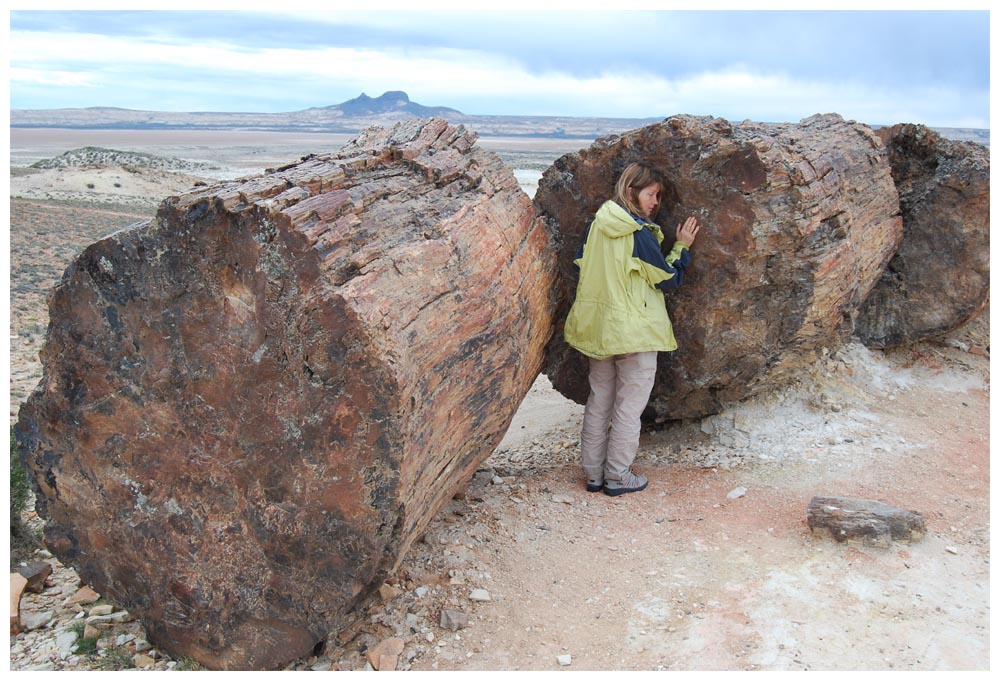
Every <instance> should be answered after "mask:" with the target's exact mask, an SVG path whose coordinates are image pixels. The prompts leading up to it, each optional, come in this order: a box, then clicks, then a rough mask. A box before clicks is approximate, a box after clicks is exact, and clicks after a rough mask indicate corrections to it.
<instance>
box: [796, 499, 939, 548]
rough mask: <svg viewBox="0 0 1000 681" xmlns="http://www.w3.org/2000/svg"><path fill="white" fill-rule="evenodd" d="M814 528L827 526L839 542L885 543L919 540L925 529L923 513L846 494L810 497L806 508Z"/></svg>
mask: <svg viewBox="0 0 1000 681" xmlns="http://www.w3.org/2000/svg"><path fill="white" fill-rule="evenodd" d="M806 522H807V523H808V524H809V529H810V530H811V531H813V532H822V531H825V530H829V532H830V536H832V537H833V538H834V539H835V540H836V541H838V542H861V543H865V544H870V545H873V546H883V547H884V546H888V545H889V544H891V543H892V541H893V540H896V541H906V542H913V541H920V539H922V538H923V536H924V535H925V534H926V533H927V524H926V523H925V522H924V517H923V516H922V515H921V514H919V513H917V512H916V511H907V510H904V509H901V508H896V507H895V506H890V505H889V504H885V503H882V502H881V501H873V500H871V499H848V498H845V497H813V498H812V501H810V502H809V508H808V509H807V511H806Z"/></svg>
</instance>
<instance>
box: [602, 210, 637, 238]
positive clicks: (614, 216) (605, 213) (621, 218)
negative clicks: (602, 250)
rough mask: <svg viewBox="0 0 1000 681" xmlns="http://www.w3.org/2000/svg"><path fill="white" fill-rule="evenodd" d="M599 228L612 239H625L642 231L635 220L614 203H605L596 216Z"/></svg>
mask: <svg viewBox="0 0 1000 681" xmlns="http://www.w3.org/2000/svg"><path fill="white" fill-rule="evenodd" d="M594 222H595V223H596V225H597V228H598V229H600V230H601V231H602V232H604V233H605V234H606V235H607V236H609V237H611V238H612V239H617V238H619V237H623V236H625V235H626V234H631V233H632V232H635V231H637V230H640V229H642V225H641V224H639V223H638V222H636V220H635V218H633V217H632V215H631V214H629V212H628V211H627V210H625V209H624V208H622V207H621V206H619V205H618V204H617V203H615V202H614V201H605V202H604V203H603V204H602V205H601V207H600V208H599V209H597V214H596V215H594Z"/></svg>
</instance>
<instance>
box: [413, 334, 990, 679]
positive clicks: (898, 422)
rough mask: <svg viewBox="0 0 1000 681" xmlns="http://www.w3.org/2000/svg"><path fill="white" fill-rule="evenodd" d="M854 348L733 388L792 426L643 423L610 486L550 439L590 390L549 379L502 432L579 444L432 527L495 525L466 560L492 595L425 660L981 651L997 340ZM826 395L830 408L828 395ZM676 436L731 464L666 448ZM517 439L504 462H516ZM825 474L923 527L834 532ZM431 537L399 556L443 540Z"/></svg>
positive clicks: (632, 661)
mask: <svg viewBox="0 0 1000 681" xmlns="http://www.w3.org/2000/svg"><path fill="white" fill-rule="evenodd" d="M848 354H849V356H848V357H847V358H846V359H847V360H848V361H846V362H845V361H839V362H834V364H835V365H836V366H838V367H839V369H838V370H836V371H834V372H826V371H825V370H821V371H819V372H817V375H816V376H814V377H813V378H814V381H813V382H811V384H810V385H808V386H806V385H801V386H799V387H797V388H792V389H789V390H788V391H785V392H784V393H783V394H782V395H781V396H780V397H777V398H774V399H766V400H756V401H752V402H753V403H752V404H748V405H745V406H743V407H741V408H739V409H736V410H734V416H735V418H736V420H737V421H738V420H739V418H740V417H741V416H744V417H745V416H747V415H748V414H752V415H753V416H757V417H760V414H766V413H768V412H770V413H772V414H774V415H775V416H776V417H778V418H780V419H781V420H780V421H778V420H773V421H766V420H765V421H762V422H761V423H759V424H756V425H757V426H759V427H760V428H761V430H762V431H770V432H772V433H774V432H777V433H783V434H784V436H785V437H784V444H783V445H781V446H780V447H779V446H777V445H773V444H772V445H770V446H769V447H768V450H767V452H764V451H755V450H756V447H755V443H754V438H751V441H750V442H749V443H748V445H747V446H746V447H745V449H748V450H751V451H754V456H750V457H747V456H739V455H736V456H733V457H732V459H731V460H730V462H729V463H730V464H731V466H730V467H726V466H725V465H724V464H725V463H726V462H725V460H724V459H721V458H719V456H718V452H716V453H714V454H713V453H712V451H711V450H713V449H720V448H718V447H717V446H716V445H713V444H712V438H711V437H709V436H707V435H706V434H705V433H703V432H701V428H700V427H693V426H688V427H684V428H680V429H675V430H674V431H673V432H661V433H655V434H647V435H645V436H644V439H643V445H642V450H641V453H640V456H639V458H638V462H637V466H639V467H641V468H642V470H643V471H645V472H646V473H648V475H649V477H650V486H649V488H648V489H647V490H646V491H645V492H642V493H639V494H633V495H626V496H623V497H618V498H610V497H606V496H604V495H603V494H589V493H587V492H586V491H584V489H583V486H582V480H581V477H580V474H579V472H578V469H577V465H576V463H575V461H569V460H568V459H569V458H570V457H569V456H566V455H565V454H559V453H558V452H563V451H565V450H564V449H563V448H562V444H563V442H564V440H565V438H566V435H567V433H568V432H572V433H575V432H577V425H578V423H579V419H580V409H579V408H578V407H576V405H566V404H565V403H564V401H563V400H562V398H561V397H560V396H558V395H557V394H555V393H554V391H552V390H551V388H550V387H547V385H546V383H545V381H544V379H543V380H542V381H540V383H539V385H536V387H535V389H534V390H533V394H532V395H531V396H529V401H528V402H527V403H526V407H525V408H523V409H522V412H519V415H518V420H517V421H515V424H514V427H513V428H512V432H511V434H510V435H509V436H508V440H507V441H506V444H507V445H508V447H510V448H511V450H512V451H515V452H517V451H520V450H523V449H537V448H538V447H539V446H540V447H541V448H542V449H549V450H550V451H555V452H557V453H556V454H555V457H556V458H557V459H559V458H562V459H567V460H566V461H564V462H563V461H555V462H550V466H549V467H547V468H544V469H541V470H537V471H534V472H532V471H528V470H526V471H522V473H524V474H523V475H518V476H514V477H511V478H508V480H509V481H508V482H505V483H504V484H503V485H493V484H487V485H484V486H482V487H481V488H480V490H481V491H480V492H478V493H476V492H473V493H470V495H469V497H467V498H466V501H464V502H456V503H463V504H464V505H465V508H464V509H461V508H460V509H459V510H460V511H461V513H463V515H462V516H461V517H460V521H459V525H460V526H459V527H455V526H454V523H449V522H448V521H447V520H441V521H439V522H438V523H437V524H438V527H436V528H432V530H431V533H432V534H433V533H434V532H444V535H445V537H446V539H445V540H444V542H443V545H444V546H447V545H448V540H447V537H448V536H450V535H449V534H448V533H449V532H450V533H451V534H453V535H456V536H459V537H461V539H460V545H465V544H464V543H463V542H464V539H465V537H464V536H463V532H462V527H469V526H473V527H474V526H475V525H476V524H477V523H478V524H484V523H485V525H486V526H487V527H491V528H493V532H494V533H495V535H494V537H493V539H492V541H490V542H487V543H482V544H478V545H476V544H470V545H474V546H475V549H474V550H472V551H471V554H472V555H471V556H469V558H468V560H467V562H471V563H472V564H473V565H476V566H478V567H481V568H482V569H481V570H480V571H479V576H480V579H479V581H480V582H482V585H484V586H485V587H486V588H488V590H489V592H490V594H491V598H492V600H491V601H490V602H487V603H474V604H470V612H472V613H473V616H472V618H471V621H472V624H471V625H470V627H469V628H468V629H466V630H462V631H460V632H458V636H457V637H452V638H449V639H448V640H447V645H443V646H438V647H434V646H431V649H430V650H429V651H428V652H427V653H424V654H423V655H422V656H421V657H420V658H419V659H418V660H416V661H415V663H414V664H413V668H414V669H452V670H490V669H542V670H545V669H558V668H559V662H558V658H559V656H563V655H569V656H570V661H571V664H570V668H571V669H587V670H614V669H622V670H657V669H668V670H681V669H685V670H718V669H722V670H739V669H747V670H752V669H757V670H786V669H813V670H820V669H825V670H838V669H845V670H846V669H865V670H889V669H896V670H962V669H988V668H989V603H990V599H989V507H988V506H989V505H988V499H989V424H988V413H989V386H988V372H989V362H988V360H987V359H985V358H982V357H975V356H973V355H969V354H967V353H962V352H960V351H958V350H954V349H952V348H947V347H941V346H921V347H920V348H918V349H916V350H911V351H903V352H897V353H892V354H890V355H888V356H886V355H883V354H882V353H870V352H868V351H867V350H864V349H863V348H860V349H859V348H857V347H855V348H852V349H851V350H850V351H849V353H848ZM824 373H829V374H830V375H823V374H824ZM873 374H877V375H878V376H881V377H882V378H883V379H886V380H888V381H889V382H888V383H885V382H882V383H880V381H879V380H873V379H872V375H873ZM817 395H819V396H820V399H822V397H825V398H827V400H829V399H831V398H832V399H834V400H835V401H836V405H837V409H838V410H837V411H830V410H818V409H816V408H815V405H816V400H817ZM561 402H562V404H561V405H560V403H561ZM560 406H561V408H562V413H563V423H562V425H555V423H554V420H553V418H552V417H553V416H554V415H555V414H556V413H558V412H559V408H560ZM790 414H794V417H791V416H790ZM795 418H798V419H799V420H800V421H801V422H802V425H804V426H808V428H807V430H808V432H804V433H803V431H802V429H801V428H800V427H799V426H797V425H796V424H795V423H794V422H793V421H794V420H795ZM817 419H818V420H819V421H821V422H823V423H824V424H825V425H826V426H827V427H826V429H825V431H824V429H823V428H822V427H817V426H816V424H815V423H812V421H815V420H817ZM520 426H525V428H523V429H522V428H521V427H520ZM800 435H805V436H806V437H805V438H801V437H800ZM531 442H535V443H538V444H536V445H531ZM526 443H527V444H526ZM678 451H680V452H681V453H682V455H680V456H679V455H678V454H677V452H678ZM734 454H739V453H738V452H734ZM761 454H764V455H765V456H768V457H769V459H761V458H760V455H761ZM683 456H688V457H689V458H692V457H693V458H694V459H698V458H699V457H700V458H702V459H713V460H715V461H717V462H718V463H719V464H723V465H708V466H703V465H696V464H692V463H690V462H688V463H684V462H677V463H670V462H669V459H671V458H675V459H676V458H683ZM505 458H508V457H506V456H503V455H501V456H495V457H494V459H493V460H491V462H492V463H494V465H497V466H498V468H499V469H505V468H506V469H507V470H513V468H509V467H510V466H512V464H510V463H509V462H508V461H504V459H505ZM753 458H757V459H758V460H757V461H752V460H751V459H753ZM739 487H744V488H746V490H747V491H746V493H745V495H744V496H742V497H738V498H729V497H728V496H727V495H728V494H729V493H730V492H731V491H733V490H735V489H736V488H739ZM473 489H475V487H473ZM813 496H850V497H862V498H871V499H879V500H882V501H884V502H887V503H890V504H893V505H897V506H900V507H903V508H907V509H912V510H916V511H918V512H920V513H922V514H923V515H924V516H925V518H926V520H927V525H928V535H927V536H926V537H925V538H924V539H923V540H922V541H920V542H917V543H914V544H912V545H910V544H902V543H895V544H893V545H892V546H891V547H889V548H878V547H874V546H864V545H840V544H837V543H836V542H834V541H832V540H831V539H830V538H829V537H828V536H822V535H813V534H811V533H810V532H809V529H808V528H807V526H806V523H805V511H806V507H807V505H808V503H809V500H810V499H811V498H812V497H813ZM469 498H472V499H473V500H475V499H480V498H481V499H482V501H479V502H476V501H473V502H469V501H468V499H469ZM443 515H444V516H445V517H447V512H446V513H445V514H443ZM466 534H467V533H466ZM429 548H430V547H427V546H421V547H420V550H419V551H418V552H417V554H416V555H413V556H411V557H410V558H409V559H408V560H407V564H420V563H421V561H422V560H429V561H430V562H434V561H435V560H437V559H439V558H440V556H438V555H435V553H434V551H433V550H429ZM421 554H430V555H426V556H425V555H421ZM472 572H473V574H475V573H476V570H475V568H474V569H473V571H472ZM483 575H486V576H483ZM453 639H457V640H453ZM470 653H471V655H470ZM564 661H565V659H564Z"/></svg>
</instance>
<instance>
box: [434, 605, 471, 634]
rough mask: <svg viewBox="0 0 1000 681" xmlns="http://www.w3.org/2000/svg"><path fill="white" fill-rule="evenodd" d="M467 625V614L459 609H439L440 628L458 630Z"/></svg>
mask: <svg viewBox="0 0 1000 681" xmlns="http://www.w3.org/2000/svg"><path fill="white" fill-rule="evenodd" d="M467 626H469V616H468V615H467V614H465V613H464V612H462V611H461V610H448V609H443V610H441V628H442V629H449V630H451V631H458V630H459V629H464V628H465V627H467Z"/></svg>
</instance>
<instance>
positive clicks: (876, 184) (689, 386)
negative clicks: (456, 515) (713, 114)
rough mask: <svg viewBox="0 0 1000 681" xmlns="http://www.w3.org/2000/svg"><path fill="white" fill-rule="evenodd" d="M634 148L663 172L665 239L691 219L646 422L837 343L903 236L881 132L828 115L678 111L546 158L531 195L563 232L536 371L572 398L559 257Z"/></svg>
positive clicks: (575, 372)
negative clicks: (785, 120)
mask: <svg viewBox="0 0 1000 681" xmlns="http://www.w3.org/2000/svg"><path fill="white" fill-rule="evenodd" d="M634 161H642V162H645V163H648V164H651V165H653V166H655V167H657V168H659V169H660V170H662V171H663V173H664V174H665V176H666V178H667V182H668V184H669V186H668V187H666V188H665V191H664V195H663V197H662V203H661V208H660V212H659V215H658V216H657V219H658V222H659V224H661V225H663V226H664V228H665V229H664V232H665V234H667V235H668V236H667V239H666V241H665V242H664V249H665V250H666V249H667V248H669V247H670V246H671V245H672V243H673V233H674V230H675V228H676V225H677V224H678V223H680V222H681V221H683V220H684V219H685V218H686V217H688V216H690V215H694V216H697V217H698V219H699V220H700V221H701V223H702V224H703V228H702V230H701V233H700V234H699V236H698V240H697V242H696V243H695V244H694V248H693V249H692V255H693V261H692V265H691V267H690V268H689V270H688V272H687V274H686V276H685V279H684V283H683V286H682V287H681V288H680V289H679V290H677V291H674V292H671V293H669V294H667V307H668V310H669V312H670V316H671V320H672V321H673V324H674V332H675V335H676V337H677V342H678V344H679V349H678V350H677V351H676V352H673V353H660V357H659V368H658V372H657V380H656V385H655V386H654V388H653V394H652V397H651V399H650V404H649V407H648V409H647V414H646V416H647V417H648V418H649V419H654V420H656V421H666V420H670V419H683V418H696V417H702V416H706V415H709V414H714V413H717V412H719V411H720V410H721V409H722V408H723V407H724V406H725V405H726V404H731V403H733V402H736V401H738V400H740V399H743V398H745V397H748V396H750V395H752V394H754V393H756V392H758V391H760V390H761V389H762V388H764V387H767V386H772V385H778V384H781V383H783V382H785V381H787V380H789V379H790V378H792V377H794V376H795V375H797V374H798V373H799V372H800V370H801V369H802V368H804V367H807V366H809V365H811V364H812V363H813V362H814V361H815V359H816V357H817V356H818V354H819V353H821V352H822V350H823V348H824V347H827V348H830V347H835V346H836V345H837V344H839V343H840V342H841V341H842V340H843V339H844V338H846V337H848V336H849V335H850V333H851V331H852V330H853V319H854V317H855V316H856V314H857V311H858V308H859V307H860V305H861V303H862V301H863V300H864V299H865V297H866V296H867V295H868V292H869V291H870V289H871V287H872V286H873V285H874V284H875V282H876V281H877V280H878V278H879V276H880V275H881V273H882V270H883V269H884V268H885V265H886V263H887V262H888V261H889V259H890V258H891V257H892V254H893V253H894V252H895V250H896V248H897V246H898V245H899V241H900V238H901V236H902V225H901V220H900V216H899V204H898V199H897V194H896V189H895V186H894V184H893V182H892V177H891V175H890V172H889V165H888V161H887V159H886V155H885V153H884V149H883V146H882V144H881V142H880V140H879V138H878V137H877V136H876V135H875V134H874V132H872V130H871V129H869V128H868V127H866V126H863V125H859V124H857V123H853V122H847V121H844V120H843V119H842V118H840V117H839V116H836V115H826V116H815V117H812V118H809V119H806V120H804V121H802V122H801V123H799V124H783V125H765V124H759V123H749V122H746V123H741V124H739V125H731V124H730V123H728V122H727V121H725V120H722V119H711V118H695V117H690V116H679V117H674V118H670V119H668V120H666V121H664V122H662V123H657V124H654V125H650V126H646V127H644V128H641V129H639V130H635V131H632V132H629V133H627V134H624V135H622V136H620V137H610V138H607V139H602V140H598V141H597V142H595V143H594V144H593V145H592V146H591V147H590V148H588V149H585V150H583V151H581V152H579V153H578V154H569V155H566V156H564V157H562V158H560V159H558V160H557V161H556V163H555V164H554V165H553V166H552V167H551V168H550V169H549V170H547V171H546V172H545V174H544V175H543V177H542V180H541V182H540V183H539V188H538V192H537V193H536V195H535V205H536V207H537V208H538V210H539V213H540V214H541V215H542V216H543V217H544V218H545V219H547V220H548V221H550V222H551V223H552V225H553V228H554V229H556V230H558V231H559V233H560V234H561V236H562V243H561V245H560V252H559V268H560V291H559V293H560V296H561V303H562V304H561V307H560V312H559V314H558V315H557V331H556V334H555V336H554V337H553V340H552V342H551V344H550V345H549V348H548V350H547V361H546V369H545V372H546V373H547V374H548V376H549V378H550V379H551V380H552V383H553V385H554V386H555V387H556V388H557V389H558V390H559V391H560V392H561V393H562V394H563V395H565V396H567V397H569V398H571V399H573V400H575V401H576V402H579V403H583V402H585V401H586V399H587V395H588V393H589V388H588V385H587V368H586V361H585V359H584V358H583V356H582V355H580V354H579V353H577V352H576V351H574V350H572V349H571V348H569V347H568V346H567V345H566V343H565V341H564V340H563V337H562V333H561V329H562V321H563V320H564V319H565V315H566V313H567V312H568V309H569V305H570V303H571V302H572V299H573V294H574V291H575V287H576V274H575V272H574V270H573V267H572V261H573V257H574V254H575V252H576V250H577V248H578V246H579V245H580V243H581V241H582V240H583V237H584V234H585V232H586V229H587V227H588V225H589V223H590V221H591V220H592V218H593V215H594V212H595V211H596V210H597V208H598V207H599V206H600V204H601V203H602V202H603V201H604V200H606V199H608V198H610V197H611V195H612V193H613V189H614V183H615V180H616V178H617V176H618V175H619V174H620V173H621V171H622V169H624V168H625V166H626V165H628V164H629V163H632V162H634Z"/></svg>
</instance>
